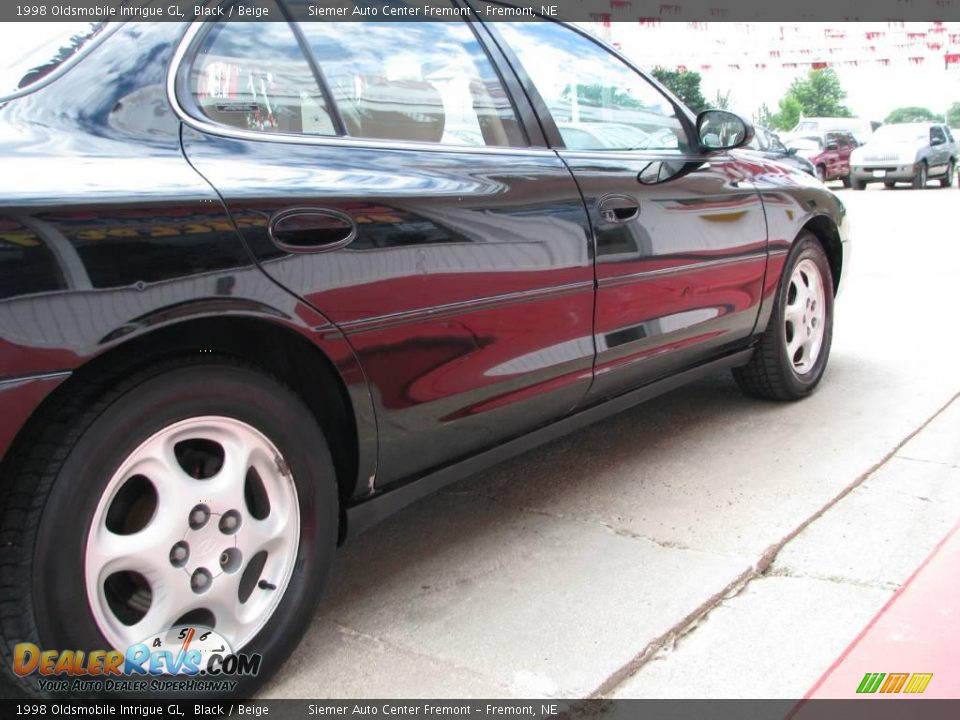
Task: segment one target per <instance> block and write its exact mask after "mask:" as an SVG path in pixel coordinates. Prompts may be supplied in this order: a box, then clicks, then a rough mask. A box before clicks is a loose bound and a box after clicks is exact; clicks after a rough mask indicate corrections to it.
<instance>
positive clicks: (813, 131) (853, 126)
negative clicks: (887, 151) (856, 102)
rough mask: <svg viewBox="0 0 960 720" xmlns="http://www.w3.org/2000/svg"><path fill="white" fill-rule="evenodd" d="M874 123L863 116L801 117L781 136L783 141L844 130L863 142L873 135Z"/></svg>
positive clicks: (859, 141)
mask: <svg viewBox="0 0 960 720" xmlns="http://www.w3.org/2000/svg"><path fill="white" fill-rule="evenodd" d="M876 125H878V123H874V122H872V121H870V120H864V119H863V118H836V117H808V118H802V119H801V120H800V121H799V122H798V123H797V124H796V125H795V126H794V127H793V129H792V130H790V132H789V133H786V134H785V135H784V136H783V140H784V142H787V143H788V144H789V141H790V140H792V139H793V138H795V137H803V136H810V135H816V136H821V135H825V134H826V133H828V132H844V133H849V134H851V135H853V137H854V138H855V139H856V141H857V143H858V144H861V145H862V144H863V143H865V142H866V141H867V140H869V139H870V136H871V135H873V133H874V130H875V127H876Z"/></svg>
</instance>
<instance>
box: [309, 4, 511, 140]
mask: <svg viewBox="0 0 960 720" xmlns="http://www.w3.org/2000/svg"><path fill="white" fill-rule="evenodd" d="M299 27H300V28H301V30H302V32H303V35H304V38H305V39H306V42H307V44H308V46H309V48H310V51H311V52H312V53H313V55H314V56H315V58H316V61H317V65H318V67H319V68H320V72H321V74H322V75H323V77H324V79H325V81H326V83H327V85H328V87H329V89H330V94H331V96H332V98H333V102H334V103H335V104H336V107H337V110H338V111H339V113H340V115H341V117H342V118H343V124H344V126H345V129H346V132H347V134H348V135H352V136H356V137H363V138H374V139H383V140H398V141H418V142H434V143H443V144H445V145H479V146H515V147H517V146H526V145H527V144H528V143H527V139H526V137H525V135H524V133H523V131H522V129H521V127H520V124H519V122H518V121H517V115H516V113H515V112H514V109H513V106H512V104H511V102H510V99H509V97H508V95H507V93H506V91H505V90H504V87H503V84H502V83H501V82H500V78H499V76H498V75H497V72H496V70H495V69H494V67H493V65H492V63H491V62H490V60H489V58H488V57H487V55H486V53H485V51H484V49H483V47H482V46H481V45H480V43H479V42H478V41H477V39H476V37H475V36H474V34H473V31H472V30H471V29H470V27H469V26H468V25H467V23H465V22H459V21H456V22H454V21H451V22H369V21H365V22H310V23H303V24H302V25H300V26H299Z"/></svg>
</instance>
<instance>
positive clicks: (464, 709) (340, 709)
mask: <svg viewBox="0 0 960 720" xmlns="http://www.w3.org/2000/svg"><path fill="white" fill-rule="evenodd" d="M478 709H479V708H478V707H477V706H474V705H432V704H430V703H423V704H420V705H403V704H393V703H384V704H383V705H380V706H377V705H360V704H357V705H353V706H352V707H351V706H349V705H344V704H337V705H317V704H315V703H311V704H310V705H309V706H308V707H307V714H309V715H351V716H352V715H437V716H451V715H472V714H474V712H475V711H477V710H478ZM559 712H560V708H559V706H558V705H557V704H556V703H549V704H541V705H540V710H539V713H538V712H537V711H536V706H535V705H532V704H529V705H513V704H506V703H505V704H503V705H491V704H489V703H487V704H486V705H484V708H483V713H484V714H485V715H524V716H533V715H537V714H538V715H540V716H541V717H542V716H548V715H557V714H558V713H559Z"/></svg>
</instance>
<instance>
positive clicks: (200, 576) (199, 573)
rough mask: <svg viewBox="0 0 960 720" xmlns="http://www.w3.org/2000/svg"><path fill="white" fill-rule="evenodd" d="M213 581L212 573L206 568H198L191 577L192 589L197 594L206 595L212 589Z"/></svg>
mask: <svg viewBox="0 0 960 720" xmlns="http://www.w3.org/2000/svg"><path fill="white" fill-rule="evenodd" d="M212 581H213V577H211V575H210V572H209V571H208V570H207V569H206V568H197V569H196V570H195V571H194V572H193V575H191V576H190V589H191V590H193V591H194V592H195V593H198V594H199V593H204V592H206V591H207V590H208V589H209V588H210V583H211V582H212Z"/></svg>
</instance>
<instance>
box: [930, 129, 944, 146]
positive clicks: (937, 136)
mask: <svg viewBox="0 0 960 720" xmlns="http://www.w3.org/2000/svg"><path fill="white" fill-rule="evenodd" d="M930 141H931V142H933V141H937V142H940V143H945V142H946V141H947V138H946V136H945V135H944V134H943V130H941V129H940V128H938V127H937V126H933V127H932V128H930Z"/></svg>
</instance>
